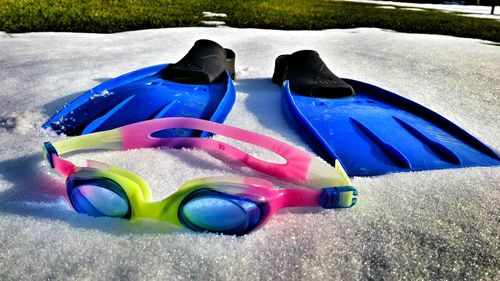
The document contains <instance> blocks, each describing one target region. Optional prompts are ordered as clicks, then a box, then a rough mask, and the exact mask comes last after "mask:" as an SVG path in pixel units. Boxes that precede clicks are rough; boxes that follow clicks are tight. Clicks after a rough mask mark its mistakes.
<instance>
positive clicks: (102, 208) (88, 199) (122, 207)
mask: <svg viewBox="0 0 500 281" xmlns="http://www.w3.org/2000/svg"><path fill="white" fill-rule="evenodd" d="M70 199H71V203H72V204H73V207H74V208H75V210H76V211H78V212H79V213H85V214H88V215H90V216H108V217H126V216H127V215H128V214H129V203H128V200H127V198H126V197H124V196H123V195H122V194H118V193H116V192H113V191H111V190H109V189H107V188H104V187H102V186H99V185H93V184H92V183H87V184H82V185H78V186H77V187H75V188H74V189H73V190H72V192H71V198H70Z"/></svg>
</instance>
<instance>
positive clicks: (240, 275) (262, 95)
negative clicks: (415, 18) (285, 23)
mask: <svg viewBox="0 0 500 281" xmlns="http://www.w3.org/2000/svg"><path fill="white" fill-rule="evenodd" d="M201 38H207V39H212V40H214V41H216V42H218V43H220V44H221V45H223V46H224V47H226V48H231V49H233V50H234V51H235V52H236V54H237V59H236V69H237V73H236V76H237V81H236V88H237V100H236V104H235V106H234V108H233V110H232V112H231V113H230V115H229V116H228V118H227V121H226V123H227V124H231V125H235V126H239V127H243V128H246V129H249V130H252V131H256V132H260V133H263V134H267V135H271V136H273V137H276V138H279V139H281V140H285V141H288V142H290V143H293V144H295V145H297V146H299V147H303V148H304V149H307V150H309V148H308V147H307V145H306V144H305V143H304V142H303V141H302V139H301V138H300V137H299V136H298V135H297V134H296V133H295V132H294V131H293V129H292V128H290V127H289V125H288V123H287V122H286V121H285V120H284V117H283V115H282V112H281V109H280V89H279V87H278V86H277V85H274V84H272V83H271V81H270V77H271V75H272V72H273V67H274V59H275V58H276V56H278V55H280V54H286V53H292V52H294V51H296V50H300V49H316V50H317V51H319V53H320V54H321V55H322V57H323V59H324V60H325V62H326V63H327V64H328V65H329V66H330V68H331V69H332V70H333V71H334V72H335V73H336V74H338V75H339V76H341V77H349V78H353V79H357V80H362V81H366V82H368V83H372V84H375V85H378V86H380V87H383V88H385V89H388V90H391V91H393V92H396V93H399V94H401V95H403V96H405V97H408V98H410V99H413V100H415V101H416V102H419V103H421V104H423V105H425V106H427V107H430V108H431V109H433V110H435V111H437V112H440V113H441V114H443V115H445V116H446V117H448V118H449V119H450V120H452V121H453V122H455V123H457V124H458V125H459V126H461V127H463V128H464V129H466V130H467V131H469V132H471V133H472V134H473V135H475V136H477V137H478V138H480V139H481V140H483V141H485V142H486V143H488V144H489V145H490V146H492V147H493V148H495V149H497V150H498V149H499V148H500V130H499V128H498V124H500V101H499V99H500V88H499V87H500V86H499V85H500V76H499V75H498V73H500V64H498V61H500V52H499V51H498V46H496V45H495V44H493V43H492V42H487V41H481V40H476V39H465V38H455V37H450V36H438V35H422V34H403V33H397V32H392V31H385V30H379V29H369V28H359V29H345V30H323V31H277V30H259V29H236V28H228V27H224V28H171V29H158V30H143V31H133V32H124V33H116V34H81V33H51V32H46V33H26V34H6V33H0V99H1V101H2V102H1V103H0V120H1V122H0V124H2V125H1V126H0V147H2V150H1V152H0V229H1V231H0V280H13V279H16V280H33V279H35V280H39V279H62V280H74V279H87V280H90V279H92V280H109V279H127V280H138V279H161V280H166V279H169V280H192V279H195V280H214V279H216V280H225V279H231V280H232V279H268V280H269V279H272V280H325V279H326V280H332V279H334V280H340V279H342V280H357V279H377V280H379V279H391V280H401V279H410V280H415V279H448V280H457V279H459V280H463V279H487V280H488V279H490V280H493V279H495V278H498V276H499V273H500V272H499V268H500V244H499V243H498V241H499V236H500V227H499V223H498V222H499V217H500V168H467V169H451V170H440V171H426V172H413V173H400V174H392V175H386V176H378V177H364V178H361V177H357V178H353V184H354V185H355V186H356V187H357V188H358V190H359V191H360V200H359V201H358V205H357V206H355V207H354V208H352V209H349V210H342V211H335V210H324V211H312V210H295V209H294V210H287V211H283V212H281V213H279V214H277V215H276V216H275V217H274V218H273V219H272V220H271V221H270V222H269V223H268V224H267V225H266V226H265V227H263V228H261V229H259V230H257V231H255V232H253V233H251V234H249V235H247V236H244V237H239V238H238V237H231V236H221V235H215V234H198V233H191V232H178V231H173V230H172V229H171V228H169V227H168V225H162V224H158V223H153V222H147V221H145V222H142V223H141V224H138V225H134V224H131V223H129V222H128V221H125V220H119V219H110V218H92V217H87V216H84V215H80V214H77V213H75V212H74V211H73V210H71V208H70V207H68V205H67V202H66V200H65V197H64V194H65V190H64V182H63V180H62V179H61V178H59V177H58V176H57V175H55V174H53V173H51V172H49V170H48V168H47V167H46V166H44V165H43V164H42V163H43V159H42V158H43V157H42V153H41V147H42V143H43V142H44V141H46V140H53V139H56V138H58V136H56V135H55V134H54V133H53V132H50V131H46V130H42V129H40V126H41V125H42V123H43V122H44V121H45V120H46V119H47V118H48V117H49V116H51V115H52V114H54V113H55V112H56V111H57V109H59V108H60V107H61V106H62V105H64V104H65V103H67V102H69V101H71V100H72V99H73V98H75V97H76V96H78V95H80V94H81V93H82V92H84V91H86V90H87V89H89V88H92V87H94V86H96V85H98V84H99V83H102V82H103V81H106V80H108V79H110V78H112V77H116V76H118V75H120V74H123V73H125V72H129V71H132V70H134V69H137V68H141V67H144V66H148V65H154V64H160V63H166V62H176V61H177V60H179V59H180V58H181V57H182V56H183V55H184V54H185V53H186V52H187V50H188V49H189V48H190V47H191V46H192V45H193V43H194V42H195V41H196V40H197V39H201ZM3 124H6V125H3ZM246 150H247V151H249V152H255V153H257V154H258V155H259V157H260V158H267V157H269V158H271V155H269V154H267V152H263V151H260V150H258V149H256V148H252V147H250V148H247V149H246ZM69 159H71V160H72V161H75V162H76V163H77V164H79V165H83V164H84V161H85V159H95V160H97V161H101V162H105V163H109V164H112V165H116V166H119V167H123V168H125V169H129V170H131V171H134V172H136V173H137V174H139V175H141V176H142V177H144V178H145V179H146V180H147V181H148V182H149V184H150V185H151V187H152V190H153V194H154V195H153V196H154V198H155V199H161V198H164V197H166V196H168V195H170V194H172V193H173V192H175V190H176V188H177V187H179V186H180V185H181V184H182V183H183V182H185V181H187V180H190V179H194V178H198V177H207V176H216V175H219V176H220V175H226V176H227V175H245V176H260V177H264V178H266V179H270V180H273V179H271V178H269V177H266V176H262V175H259V174H257V173H255V172H253V171H250V170H249V169H246V168H238V167H229V166H227V165H225V164H224V163H223V162H221V161H219V160H217V159H214V158H212V157H211V156H209V155H207V154H205V153H203V152H201V151H192V150H165V149H163V150H160V149H144V150H132V151H124V152H116V151H100V152H98V151H96V152H91V153H85V154H75V155H72V156H70V157H69ZM360 161H362V159H360ZM273 182H274V183H275V184H276V185H277V186H278V187H285V186H286V185H287V184H286V183H284V182H281V181H276V180H273ZM495 276H497V277H495Z"/></svg>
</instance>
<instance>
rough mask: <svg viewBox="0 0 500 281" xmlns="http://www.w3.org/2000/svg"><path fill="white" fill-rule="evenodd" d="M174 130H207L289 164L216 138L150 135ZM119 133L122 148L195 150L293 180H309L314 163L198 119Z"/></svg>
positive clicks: (263, 139) (269, 141) (289, 149)
mask: <svg viewBox="0 0 500 281" xmlns="http://www.w3.org/2000/svg"><path fill="white" fill-rule="evenodd" d="M174 128H176V129H178V128H184V129H195V130H200V131H207V132H210V133H214V134H217V135H222V136H226V137H230V138H233V139H235V140H239V141H243V142H246V143H250V144H253V145H257V146H260V147H262V148H265V149H267V150H269V151H272V152H274V153H276V154H278V155H279V156H281V157H283V158H284V159H285V160H286V163H284V164H277V163H272V162H267V161H264V160H260V159H257V158H255V157H253V156H251V155H249V154H247V153H245V152H243V151H241V150H240V149H238V148H236V147H234V146H232V145H229V144H226V143H224V142H220V141H217V140H214V139H208V138H192V137H178V138H157V137H152V136H151V135H152V134H153V133H155V132H159V131H162V130H167V129H174ZM120 130H121V133H122V145H123V149H134V148H145V147H159V146H166V147H174V148H180V147H196V148H200V149H203V150H205V151H208V152H210V153H214V154H217V155H221V154H222V155H223V156H225V157H228V158H230V159H233V160H236V161H239V162H241V163H243V164H245V165H247V166H248V167H250V168H252V169H254V170H256V171H259V172H262V173H265V174H268V175H271V176H274V177H277V178H282V179H288V180H293V181H306V180H307V175H308V170H309V166H310V164H311V162H312V160H313V158H312V156H310V155H309V154H308V153H306V152H305V151H302V150H299V149H297V148H295V147H293V146H291V145H289V144H287V143H284V142H281V141H279V140H276V139H273V138H271V137H267V136H264V135H261V134H257V133H253V132H250V131H247V130H243V129H239V128H235V127H231V126H228V125H223V124H220V123H215V122H210V121H206V120H201V119H195V118H186V117H171V118H160V119H153V120H148V121H143V122H139V123H134V124H130V125H126V126H123V127H121V128H120Z"/></svg>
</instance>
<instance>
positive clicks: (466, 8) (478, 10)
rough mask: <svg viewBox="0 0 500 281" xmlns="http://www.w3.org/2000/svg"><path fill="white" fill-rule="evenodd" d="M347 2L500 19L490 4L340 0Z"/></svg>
mask: <svg viewBox="0 0 500 281" xmlns="http://www.w3.org/2000/svg"><path fill="white" fill-rule="evenodd" d="M341 1H348V2H358V3H369V4H378V5H384V7H387V6H389V5H390V6H393V7H414V8H419V9H434V10H440V11H443V12H456V13H459V14H460V15H462V16H467V17H477V18H489V19H496V20H500V13H499V12H496V13H495V14H493V15H492V14H491V6H474V5H447V4H423V3H408V2H392V1H378V0H341ZM497 10H498V9H497Z"/></svg>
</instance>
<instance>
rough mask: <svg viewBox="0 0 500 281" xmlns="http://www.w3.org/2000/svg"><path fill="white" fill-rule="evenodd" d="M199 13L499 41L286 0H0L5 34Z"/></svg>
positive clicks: (340, 6) (499, 24)
mask: <svg viewBox="0 0 500 281" xmlns="http://www.w3.org/2000/svg"><path fill="white" fill-rule="evenodd" d="M203 11H211V12H218V13H226V14H227V15H228V17H227V18H224V19H223V20H224V21H225V22H226V25H228V26H233V27H256V28H273V29H327V28H353V27H378V28H384V29H391V30H395V31H400V32H410V33H430V34H445V35H453V36H459V37H471V38H479V39H486V40H491V41H494V42H500V21H497V20H492V19H479V18H471V17H464V16H459V15H455V14H450V13H443V12H440V11H434V10H426V11H409V10H403V9H400V8H397V9H380V8H376V5H370V4H365V3H351V2H337V1H321V0H309V1H307V0H302V1H301V0H285V1H257V0H248V1H236V0H221V1H215V0H206V1H205V0H152V1H146V0H121V1H120V0H89V1H83V0H80V1H78V0H0V30H4V31H7V32H30V31H77V32H99V33H108V32H119V31H126V30H136V29H147V28H161V27H176V26H203V25H202V24H201V23H200V22H201V21H202V20H206V18H203V17H202V12H203Z"/></svg>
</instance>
